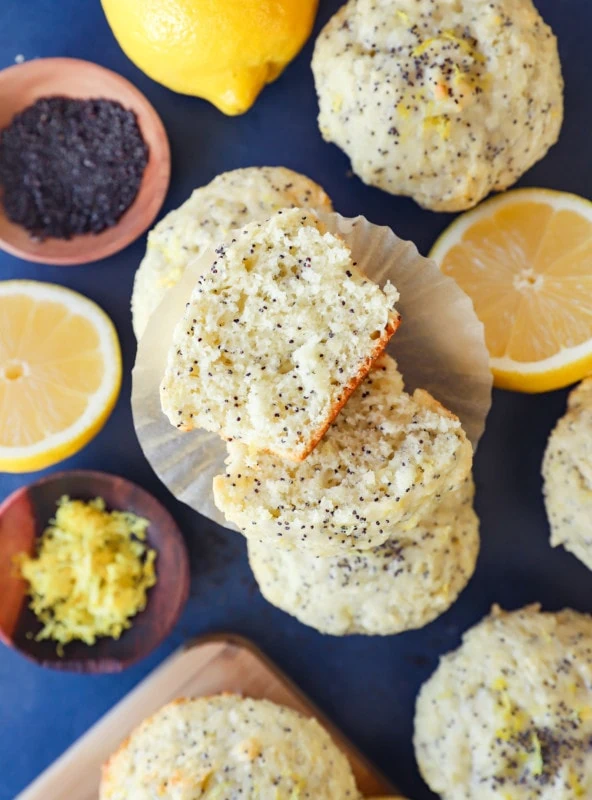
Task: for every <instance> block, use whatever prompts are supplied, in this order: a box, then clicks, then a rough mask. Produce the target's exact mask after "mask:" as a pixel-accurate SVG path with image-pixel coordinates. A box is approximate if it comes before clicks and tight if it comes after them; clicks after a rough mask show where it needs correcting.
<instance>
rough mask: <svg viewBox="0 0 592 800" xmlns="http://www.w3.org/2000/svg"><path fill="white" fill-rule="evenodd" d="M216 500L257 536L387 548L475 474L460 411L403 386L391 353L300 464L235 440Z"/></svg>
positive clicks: (285, 543)
mask: <svg viewBox="0 0 592 800" xmlns="http://www.w3.org/2000/svg"><path fill="white" fill-rule="evenodd" d="M227 449H228V454H229V455H228V459H227V462H226V464H227V466H226V474H225V475H219V476H216V478H214V486H213V488H214V501H215V503H216V505H217V507H218V508H219V509H220V510H221V511H222V512H223V514H224V515H225V516H226V519H228V520H229V521H231V522H234V523H235V524H236V525H237V526H238V527H239V529H240V530H241V531H242V532H243V534H244V535H245V536H246V537H247V538H248V539H256V540H259V541H262V542H266V543H268V544H270V545H273V546H278V547H285V548H288V549H290V548H298V549H310V550H312V551H313V552H315V553H316V554H318V555H323V554H325V555H330V554H333V553H340V552H343V551H350V550H351V548H352V547H355V548H359V549H368V548H372V547H378V546H379V545H381V544H382V543H383V542H385V541H386V540H387V539H388V538H389V537H390V536H391V531H392V530H393V528H394V527H399V528H401V526H406V528H407V529H410V528H412V527H413V526H414V525H416V524H417V522H418V521H419V519H420V517H422V516H425V515H426V514H428V513H429V511H430V510H431V507H433V506H434V505H435V504H437V503H438V502H439V499H440V497H441V496H442V495H445V494H446V493H447V492H448V491H451V490H454V489H458V488H459V486H461V485H462V483H463V482H464V480H465V478H466V477H467V476H468V474H469V472H470V469H471V464H472V455H473V451H472V448H471V445H470V443H469V442H468V440H467V438H466V435H465V433H464V431H463V429H462V427H461V424H460V422H459V421H458V419H457V418H456V417H455V416H454V415H453V414H451V413H450V412H449V411H447V410H446V409H445V408H443V406H441V405H440V404H439V403H437V402H436V401H435V400H434V399H433V398H432V397H431V396H430V395H429V394H428V393H427V392H423V391H420V390H418V391H416V392H415V393H414V394H413V395H409V394H406V393H405V392H403V391H402V379H401V375H400V374H399V372H398V370H397V365H396V363H395V361H394V360H393V359H392V358H390V357H389V356H387V355H383V356H382V357H381V358H380V359H378V361H377V362H376V363H375V364H374V367H373V369H372V371H371V372H370V374H369V376H368V377H367V379H366V380H365V381H364V383H363V384H362V385H361V386H359V387H358V389H357V390H356V391H355V392H354V394H353V395H352V397H351V398H350V400H349V401H348V403H347V404H346V405H345V407H344V408H343V409H342V411H341V413H340V414H339V415H338V416H337V418H336V419H335V421H334V422H333V424H332V425H331V427H330V428H329V430H328V431H327V433H326V434H325V436H324V437H323V439H322V440H321V442H320V443H319V444H318V445H317V447H316V448H315V450H314V451H313V452H312V453H311V454H310V455H309V456H308V458H307V459H306V460H305V461H304V462H302V463H301V464H292V463H289V462H287V461H286V460H284V459H280V458H278V457H277V456H274V455H270V454H266V453H256V452H252V451H251V450H250V449H249V448H248V447H246V446H245V445H243V444H241V443H240V442H230V443H229V444H228V445H227Z"/></svg>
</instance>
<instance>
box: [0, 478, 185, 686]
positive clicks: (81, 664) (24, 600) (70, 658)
mask: <svg viewBox="0 0 592 800" xmlns="http://www.w3.org/2000/svg"><path fill="white" fill-rule="evenodd" d="M63 495H69V496H70V497H71V498H72V499H76V500H91V499H93V498H94V497H102V498H103V499H104V501H105V503H106V506H107V509H109V510H115V509H117V510H122V511H131V512H133V513H134V514H137V515H138V516H141V517H145V518H146V519H148V520H149V522H150V525H149V527H148V530H147V542H148V544H149V546H150V547H152V548H154V550H156V553H157V556H156V576H157V582H156V585H155V586H153V587H152V588H151V589H149V590H148V602H147V605H146V608H145V609H144V611H141V612H140V613H139V614H137V615H136V616H135V617H133V618H132V619H131V623H132V626H131V628H129V629H128V630H127V631H124V633H123V634H122V635H121V637H120V638H119V639H110V638H101V639H98V640H97V642H96V644H94V645H92V646H89V645H86V644H84V643H82V642H71V643H70V644H67V645H65V648H64V655H63V656H62V657H60V656H58V654H57V651H56V643H55V642H53V641H49V640H47V641H41V642H36V641H35V640H34V639H33V638H30V636H27V634H30V633H33V634H35V633H36V632H38V631H39V630H40V627H41V625H40V623H39V621H38V620H37V618H36V617H35V615H34V614H33V612H32V611H31V609H30V608H29V605H28V603H29V597H28V595H27V583H26V581H24V580H22V579H21V578H19V577H17V576H16V575H15V569H14V562H13V557H14V556H15V554H16V553H21V552H23V551H24V552H27V553H30V554H32V553H33V552H34V550H35V540H36V538H37V537H38V536H40V535H41V533H42V532H43V531H44V530H45V528H46V527H47V523H48V522H49V520H50V519H51V518H52V517H53V516H54V515H55V511H56V503H57V501H58V500H59V499H60V497H62V496H63ZM0 586H1V587H2V602H1V603H0V639H1V640H2V641H3V642H4V643H5V644H7V645H8V646H9V647H13V648H14V649H16V650H18V651H19V652H20V653H21V654H22V655H24V656H25V657H26V658H28V659H30V660H31V661H35V662H36V663H37V664H40V665H41V666H44V667H52V668H53V669H60V670H70V671H72V672H90V673H99V672H103V673H106V672H119V671H121V670H123V669H125V668H126V667H129V666H130V665H131V664H133V663H134V662H136V661H138V660H139V659H141V658H144V656H147V655H148V654H149V653H150V652H151V651H152V650H154V649H155V648H156V647H157V646H158V645H159V644H160V643H161V642H162V641H163V639H165V638H166V636H168V634H169V633H170V631H171V630H172V628H173V626H174V625H175V623H176V622H177V620H178V619H179V616H180V614H181V611H182V610H183V607H184V605H185V603H186V601H187V597H188V594H189V559H188V556H187V550H186V549H185V543H184V541H183V536H182V535H181V532H180V530H179V529H178V527H177V525H176V524H175V522H174V520H173V518H172V517H171V515H170V514H169V513H168V511H166V509H165V508H164V507H163V506H162V505H161V504H160V503H159V502H158V500H156V499H155V498H154V497H152V495H150V494H148V492H145V491H144V489H141V488H140V487H139V486H136V485H135V484H133V483H131V482H130V481H128V480H125V478H119V477H117V476H115V475H108V474H106V473H103V472H87V471H84V470H80V471H72V472H60V473H56V474H53V475H50V476H49V477H46V478H42V479H41V480H40V481H38V482H37V483H33V484H31V486H26V487H24V488H23V489H18V490H17V491H16V492H14V493H13V494H12V495H10V497H8V498H7V499H6V500H5V501H4V503H2V505H1V506H0Z"/></svg>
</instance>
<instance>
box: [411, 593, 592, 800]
mask: <svg viewBox="0 0 592 800" xmlns="http://www.w3.org/2000/svg"><path fill="white" fill-rule="evenodd" d="M414 741H415V751H416V756H417V760H418V763H419V767H420V770H421V772H422V774H423V776H424V778H425V780H426V781H427V783H428V784H429V786H430V788H431V789H432V790H433V791H435V792H437V793H438V794H440V795H441V796H442V798H444V800H494V799H495V800H506V798H508V800H509V799H510V798H511V800H534V798H536V800H575V798H580V797H581V798H585V797H592V617H590V616H588V615H585V614H580V613H578V612H576V611H571V610H564V611H560V612H557V613H543V612H541V611H540V609H539V606H537V605H533V606H528V607H526V608H523V609H521V610H519V611H513V612H504V611H502V610H501V609H499V608H498V607H496V606H494V608H493V610H492V613H491V614H490V616H488V617H486V618H485V619H484V620H483V621H482V622H480V623H479V624H478V625H476V626H475V627H474V628H472V629H471V630H470V631H468V633H466V634H465V636H464V637H463V643H462V645H461V646H460V647H459V648H458V650H456V651H455V652H453V653H450V654H448V655H446V656H444V657H443V658H442V660H441V662H440V666H439V667H438V669H437V670H436V672H435V673H434V674H433V675H432V677H431V678H430V679H429V680H428V681H427V683H425V684H424V686H423V688H422V690H421V692H420V695H419V698H418V701H417V709H416V717H415V740H414Z"/></svg>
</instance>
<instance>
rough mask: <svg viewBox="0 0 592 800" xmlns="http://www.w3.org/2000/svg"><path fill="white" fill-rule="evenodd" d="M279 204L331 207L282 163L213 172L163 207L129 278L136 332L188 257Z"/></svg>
mask: <svg viewBox="0 0 592 800" xmlns="http://www.w3.org/2000/svg"><path fill="white" fill-rule="evenodd" d="M281 208H310V209H312V210H313V211H331V210H332V207H331V201H330V200H329V198H328V197H327V195H326V194H325V192H324V191H323V190H322V189H321V187H320V186H319V185H318V184H316V183H315V182H314V181H311V180H310V178H307V177H306V176H305V175H300V174H299V173H297V172H293V171H292V170H291V169H286V168H285V167H246V168H244V169H235V170H232V171H231V172H224V173H222V174H221V175H218V176H217V177H215V178H214V180H213V181H211V182H210V183H208V184H207V185H206V186H201V187H200V188H199V189H196V190H195V191H194V192H193V194H192V195H191V197H190V198H189V199H188V200H186V201H185V203H183V205H181V206H179V208H176V209H174V211H171V212H170V213H168V214H167V215H166V217H164V218H163V219H162V220H161V221H160V222H159V223H158V225H156V226H155V227H154V228H153V230H151V231H150V233H149V234H148V245H147V247H146V254H145V255H144V258H143V259H142V262H141V263H140V266H139V267H138V270H137V272H136V277H135V280H134V290H133V294H132V322H133V326H134V332H135V334H136V336H137V338H138V339H139V338H140V337H141V335H142V334H143V333H144V330H145V328H146V325H147V324H148V320H149V318H150V316H151V315H152V312H153V311H154V310H155V309H156V307H157V306H158V304H159V303H160V301H161V300H162V299H163V297H164V296H165V294H166V293H167V291H168V289H170V288H171V287H172V286H175V285H176V284H177V283H178V282H179V281H180V279H181V276H182V275H183V273H184V272H185V269H186V267H187V265H188V264H189V262H190V261H191V260H192V259H194V258H197V257H198V256H200V255H201V254H202V253H203V252H205V251H206V250H207V249H208V247H211V246H212V245H214V244H216V243H218V242H221V241H223V239H224V238H225V237H226V236H227V235H228V234H229V233H230V231H231V230H234V228H241V227H243V225H246V224H247V223H248V222H251V221H252V220H263V219H267V217H269V216H271V214H273V213H274V212H276V211H279V210H280V209H281Z"/></svg>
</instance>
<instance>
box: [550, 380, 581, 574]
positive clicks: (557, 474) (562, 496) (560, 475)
mask: <svg viewBox="0 0 592 800" xmlns="http://www.w3.org/2000/svg"><path fill="white" fill-rule="evenodd" d="M543 478H544V492H545V505H546V507H547V515H548V517H549V523H550V525H551V544H552V545H553V547H557V546H558V545H561V544H562V545H563V546H564V547H565V549H566V550H569V551H570V552H571V553H573V554H574V555H575V556H576V557H577V558H579V559H580V561H582V562H583V563H584V564H585V565H586V566H587V567H588V568H589V569H592V378H586V380H584V381H582V383H580V384H579V386H577V387H576V388H575V389H574V390H573V391H572V392H571V394H570V396H569V401H568V408H567V413H566V414H565V415H564V416H563V417H562V418H561V419H560V420H559V422H558V423H557V426H556V427H555V430H554V431H553V432H552V434H551V436H550V437H549V442H548V444H547V449H546V452H545V458H544V461H543Z"/></svg>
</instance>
